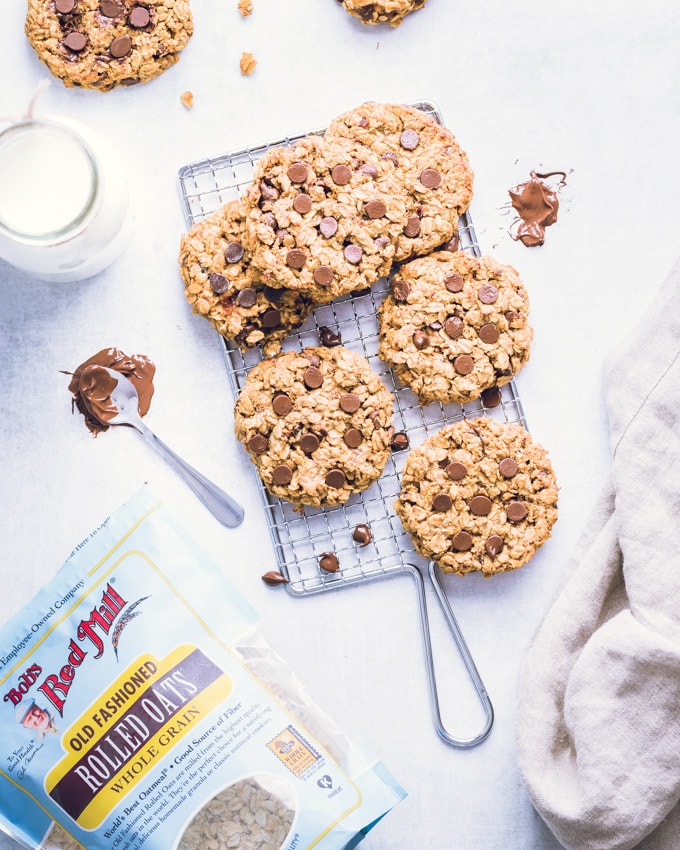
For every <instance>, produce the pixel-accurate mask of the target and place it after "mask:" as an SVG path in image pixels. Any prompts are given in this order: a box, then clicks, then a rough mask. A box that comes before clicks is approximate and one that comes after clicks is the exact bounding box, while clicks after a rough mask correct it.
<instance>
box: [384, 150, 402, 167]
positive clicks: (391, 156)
mask: <svg viewBox="0 0 680 850" xmlns="http://www.w3.org/2000/svg"><path fill="white" fill-rule="evenodd" d="M380 159H386V160H388V161H389V162H393V163H394V167H395V168H397V167H398V166H399V160H398V159H397V156H396V154H393V153H384V154H382V156H381V157H380Z"/></svg>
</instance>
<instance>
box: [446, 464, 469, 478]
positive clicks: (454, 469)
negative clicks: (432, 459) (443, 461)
mask: <svg viewBox="0 0 680 850" xmlns="http://www.w3.org/2000/svg"><path fill="white" fill-rule="evenodd" d="M444 472H446V474H447V475H448V476H449V478H450V479H451V480H452V481H460V480H461V479H462V478H465V476H466V475H467V469H466V467H465V465H464V464H462V463H459V462H458V461H457V460H452V461H451V463H449V464H447V465H446V466H445V467H444Z"/></svg>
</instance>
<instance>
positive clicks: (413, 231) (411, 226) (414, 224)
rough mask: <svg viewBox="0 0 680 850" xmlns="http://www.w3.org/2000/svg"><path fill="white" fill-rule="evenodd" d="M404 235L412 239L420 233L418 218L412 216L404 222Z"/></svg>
mask: <svg viewBox="0 0 680 850" xmlns="http://www.w3.org/2000/svg"><path fill="white" fill-rule="evenodd" d="M404 233H405V234H406V235H407V236H408V237H409V238H411V239H414V238H415V237H416V236H417V235H418V234H419V233H420V218H419V216H417V215H412V216H410V217H409V220H408V221H407V222H406V227H405V228H404Z"/></svg>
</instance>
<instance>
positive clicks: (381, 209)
mask: <svg viewBox="0 0 680 850" xmlns="http://www.w3.org/2000/svg"><path fill="white" fill-rule="evenodd" d="M364 212H365V213H366V215H367V216H368V217H369V218H382V217H383V216H385V215H387V207H386V206H385V203H384V202H383V201H381V200H380V199H379V198H378V199H373V200H372V201H369V202H368V203H367V204H364Z"/></svg>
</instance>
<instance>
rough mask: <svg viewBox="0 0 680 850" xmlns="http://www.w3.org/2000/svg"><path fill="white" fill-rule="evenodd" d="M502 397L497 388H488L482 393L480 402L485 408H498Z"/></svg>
mask: <svg viewBox="0 0 680 850" xmlns="http://www.w3.org/2000/svg"><path fill="white" fill-rule="evenodd" d="M502 399H503V397H502V395H501V391H500V390H499V389H498V387H489V388H488V389H487V390H484V391H483V392H482V402H483V403H484V406H485V407H489V408H491V407H498V405H499V404H500V403H501V401H502Z"/></svg>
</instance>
